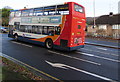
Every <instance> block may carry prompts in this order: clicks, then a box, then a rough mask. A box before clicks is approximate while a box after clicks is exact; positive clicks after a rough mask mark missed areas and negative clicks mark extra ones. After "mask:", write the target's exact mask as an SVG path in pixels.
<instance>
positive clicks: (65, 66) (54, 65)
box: [45, 61, 116, 82]
mask: <svg viewBox="0 0 120 82" xmlns="http://www.w3.org/2000/svg"><path fill="white" fill-rule="evenodd" d="M45 62H46V63H48V64H49V65H51V66H52V67H57V68H63V69H65V68H66V69H67V68H70V69H73V70H75V71H79V72H82V73H85V74H87V75H91V76H94V77H97V78H100V79H103V80H107V81H112V82H116V81H114V80H112V79H109V78H107V77H104V76H100V75H97V74H94V73H91V72H88V71H85V70H81V69H78V68H75V67H72V66H69V65H65V64H61V63H51V62H49V61H45Z"/></svg>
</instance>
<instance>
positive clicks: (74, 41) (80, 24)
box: [68, 2, 86, 50]
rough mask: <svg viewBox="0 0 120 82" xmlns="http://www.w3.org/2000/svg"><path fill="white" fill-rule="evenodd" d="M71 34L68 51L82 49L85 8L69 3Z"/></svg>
mask: <svg viewBox="0 0 120 82" xmlns="http://www.w3.org/2000/svg"><path fill="white" fill-rule="evenodd" d="M69 4H71V5H70V6H71V7H70V12H71V13H70V16H71V17H70V18H71V20H72V21H70V22H71V23H70V24H71V34H70V40H69V41H70V42H69V45H68V46H69V47H70V50H76V49H79V48H83V47H84V41H85V27H86V17H85V8H84V7H83V6H82V5H79V4H78V3H74V2H70V3H69Z"/></svg>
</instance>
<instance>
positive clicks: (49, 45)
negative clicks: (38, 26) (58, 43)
mask: <svg viewBox="0 0 120 82" xmlns="http://www.w3.org/2000/svg"><path fill="white" fill-rule="evenodd" d="M45 46H46V48H48V49H52V48H53V41H52V40H51V39H47V40H46V42H45Z"/></svg>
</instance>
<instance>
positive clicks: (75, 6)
mask: <svg viewBox="0 0 120 82" xmlns="http://www.w3.org/2000/svg"><path fill="white" fill-rule="evenodd" d="M74 9H75V11H77V12H80V13H83V12H84V10H83V7H81V6H79V5H76V4H75V5H74Z"/></svg>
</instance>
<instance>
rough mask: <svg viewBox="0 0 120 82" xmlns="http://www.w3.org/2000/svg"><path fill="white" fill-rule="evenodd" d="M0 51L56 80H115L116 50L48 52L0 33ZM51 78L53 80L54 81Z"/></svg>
mask: <svg viewBox="0 0 120 82" xmlns="http://www.w3.org/2000/svg"><path fill="white" fill-rule="evenodd" d="M0 35H2V37H1V38H0V39H1V40H0V41H1V43H2V44H0V46H2V50H0V52H1V53H2V54H5V55H7V56H10V57H12V58H14V59H16V60H19V61H21V62H24V64H26V65H29V66H31V67H34V68H35V69H37V70H40V71H41V72H44V73H45V74H46V75H47V74H48V75H49V76H52V77H54V78H57V79H59V80H108V81H115V82H116V81H120V80H119V77H120V76H119V72H120V71H119V69H120V67H119V64H120V60H119V58H120V57H119V54H118V53H119V50H118V49H114V48H108V47H102V46H95V45H87V44H86V45H85V47H84V48H81V49H78V50H77V51H73V52H62V51H59V50H48V49H46V48H44V47H41V46H38V45H34V44H30V43H25V42H21V41H19V42H16V41H14V40H13V39H11V38H8V37H7V34H0ZM86 42H91V43H95V42H96V43H100V44H107V45H111V46H117V45H118V44H117V43H114V42H113V43H110V42H107V41H106V42H105V41H96V40H91V39H86ZM54 78H51V79H53V80H56V79H54Z"/></svg>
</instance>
